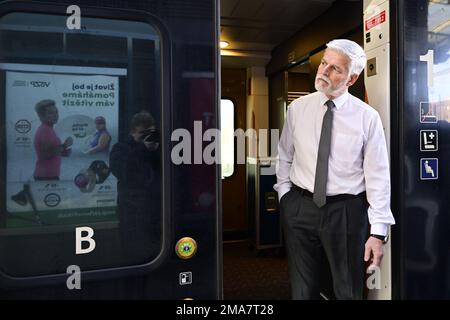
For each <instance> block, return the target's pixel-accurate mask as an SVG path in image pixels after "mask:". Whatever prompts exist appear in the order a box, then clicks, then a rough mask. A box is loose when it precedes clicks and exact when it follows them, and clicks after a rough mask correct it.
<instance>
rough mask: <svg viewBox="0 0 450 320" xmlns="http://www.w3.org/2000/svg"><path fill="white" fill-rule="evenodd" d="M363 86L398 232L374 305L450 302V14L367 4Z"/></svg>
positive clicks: (429, 4) (424, 7) (407, 4)
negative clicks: (379, 131) (375, 122)
mask: <svg viewBox="0 0 450 320" xmlns="http://www.w3.org/2000/svg"><path fill="white" fill-rule="evenodd" d="M364 8H365V15H364V44H365V50H366V53H367V56H368V62H367V68H366V69H365V80H366V81H365V83H366V88H367V93H368V99H369V103H370V104H371V105H373V106H374V107H375V108H376V109H377V111H378V112H379V113H380V116H381V118H382V121H383V124H384V129H385V133H386V137H387V143H388V146H390V158H391V176H392V179H391V180H392V211H393V212H394V215H395V218H396V221H397V223H396V225H394V226H393V227H392V232H391V234H392V241H391V242H390V243H388V244H387V246H386V252H385V257H384V258H383V263H382V266H381V281H380V289H381V290H373V291H372V294H371V298H375V299H389V298H394V299H398V298H400V299H448V298H449V297H450V282H449V279H450V274H449V270H450V259H449V256H450V253H449V244H450V238H449V236H448V232H447V230H448V229H449V226H450V218H449V211H448V205H449V203H448V199H449V198H448V195H447V193H448V187H449V179H450V177H449V175H448V168H447V166H446V163H447V162H448V159H449V153H448V152H449V150H448V141H449V138H448V135H449V130H448V128H449V122H450V118H449V111H448V110H449V90H448V85H447V83H448V81H449V80H450V76H449V70H450V69H449V66H450V55H449V49H450V27H449V26H450V24H449V21H450V10H449V9H450V8H449V4H448V1H427V0H421V1H383V0H379V1H378V0H374V1H365V2H364Z"/></svg>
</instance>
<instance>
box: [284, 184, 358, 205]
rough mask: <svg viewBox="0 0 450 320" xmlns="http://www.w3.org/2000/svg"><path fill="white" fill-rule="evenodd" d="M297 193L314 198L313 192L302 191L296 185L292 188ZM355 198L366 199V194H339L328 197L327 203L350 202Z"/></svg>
mask: <svg viewBox="0 0 450 320" xmlns="http://www.w3.org/2000/svg"><path fill="white" fill-rule="evenodd" d="M292 188H294V189H295V190H296V191H298V192H300V194H301V195H302V196H304V197H308V198H311V199H312V198H313V194H312V192H309V191H308V190H305V189H302V188H300V187H299V186H296V185H295V184H294V185H293V186H292ZM355 198H366V192H365V191H364V192H361V193H359V194H348V193H343V194H338V195H335V196H327V203H330V202H337V201H343V200H350V199H355Z"/></svg>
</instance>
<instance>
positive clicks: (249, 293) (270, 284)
mask: <svg viewBox="0 0 450 320" xmlns="http://www.w3.org/2000/svg"><path fill="white" fill-rule="evenodd" d="M223 268H224V269H223V281H224V299H226V300H241V299H252V300H258V299H261V300H265V299H270V300H286V299H290V288H289V275H288V264H287V259H286V255H285V254H284V252H283V251H282V250H280V249H265V250H261V251H256V250H255V249H254V248H252V247H251V245H250V243H249V242H248V241H235V242H224V245H223Z"/></svg>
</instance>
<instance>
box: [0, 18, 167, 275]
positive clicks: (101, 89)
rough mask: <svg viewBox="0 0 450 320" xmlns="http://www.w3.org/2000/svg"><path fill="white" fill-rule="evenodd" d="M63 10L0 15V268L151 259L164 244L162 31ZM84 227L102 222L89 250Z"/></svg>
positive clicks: (30, 269) (46, 268)
mask: <svg viewBox="0 0 450 320" xmlns="http://www.w3.org/2000/svg"><path fill="white" fill-rule="evenodd" d="M66 19H67V16H63V15H52V14H38V13H10V14H7V15H5V16H3V17H1V18H0V48H1V49H0V86H1V94H2V95H3V96H2V97H1V98H0V103H1V104H2V106H1V108H0V110H1V118H2V121H3V124H4V126H3V129H2V132H1V133H0V135H1V137H0V138H1V141H2V142H3V141H5V142H6V143H2V144H1V146H0V147H1V148H2V151H1V153H0V154H1V155H2V161H1V162H0V163H1V168H0V169H1V173H0V175H1V176H0V194H1V197H2V200H1V204H2V208H1V212H0V238H1V241H0V269H1V272H3V273H4V274H7V275H10V276H14V277H29V276H37V275H48V274H59V273H65V272H66V269H67V267H68V266H69V265H73V264H76V265H78V266H79V267H80V269H81V270H82V271H88V270H97V269H103V268H112V267H122V266H130V265H140V264H146V263H150V262H151V261H154V259H155V258H156V257H157V256H158V254H159V253H160V252H161V250H162V247H161V246H162V240H161V235H162V204H161V203H162V200H161V198H162V196H161V195H162V191H161V188H162V178H161V177H162V169H163V168H162V161H161V150H162V147H163V146H162V145H161V143H162V142H161V141H160V136H161V135H160V132H161V130H162V125H161V114H162V106H161V104H162V97H161V86H162V85H161V79H162V78H161V74H162V70H161V68H162V66H161V65H162V64H161V43H162V41H161V39H162V38H161V33H160V32H159V30H158V28H157V27H156V26H154V25H150V24H149V23H143V22H138V21H126V20H113V19H103V18H92V17H83V19H82V26H83V27H82V29H81V30H69V29H68V28H67V27H66ZM77 227H88V228H91V229H92V230H93V231H94V235H93V237H92V238H93V239H94V241H95V250H93V251H91V252H90V253H89V254H82V253H84V252H88V251H89V250H90V249H92V248H93V246H91V242H88V241H85V242H84V243H81V244H82V246H80V248H78V249H77V248H76V240H77V239H76V232H75V228H77ZM86 230H88V229H86ZM81 235H82V236H83V237H86V238H87V236H86V234H85V233H82V234H81ZM78 240H79V239H78ZM76 250H78V251H76ZM83 250H84V251H83Z"/></svg>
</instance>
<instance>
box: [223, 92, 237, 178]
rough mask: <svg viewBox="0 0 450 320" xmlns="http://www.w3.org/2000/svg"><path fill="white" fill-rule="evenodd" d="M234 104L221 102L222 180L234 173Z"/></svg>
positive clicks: (225, 101) (226, 101)
mask: <svg viewBox="0 0 450 320" xmlns="http://www.w3.org/2000/svg"><path fill="white" fill-rule="evenodd" d="M234 112H235V108H234V103H233V101H231V100H229V99H221V101H220V128H221V137H220V139H221V147H220V149H221V151H220V152H221V164H222V179H225V178H227V177H230V176H231V175H232V174H233V172H234Z"/></svg>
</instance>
